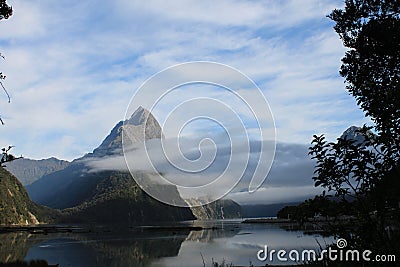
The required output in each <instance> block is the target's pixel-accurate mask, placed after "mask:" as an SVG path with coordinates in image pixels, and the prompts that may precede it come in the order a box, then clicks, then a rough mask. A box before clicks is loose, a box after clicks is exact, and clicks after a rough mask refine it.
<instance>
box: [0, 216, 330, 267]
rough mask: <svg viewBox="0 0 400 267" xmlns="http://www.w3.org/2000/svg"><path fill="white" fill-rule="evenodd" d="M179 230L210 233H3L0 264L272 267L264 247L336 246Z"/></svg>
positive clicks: (228, 225) (240, 227) (259, 231)
mask: <svg viewBox="0 0 400 267" xmlns="http://www.w3.org/2000/svg"><path fill="white" fill-rule="evenodd" d="M171 226H176V224H174V225H171ZM181 226H201V227H203V228H207V229H204V230H198V229H194V230H190V229H188V228H186V227H182V228H180V229H171V228H170V225H167V226H164V228H161V229H158V228H157V229H155V228H153V227H129V228H128V227H124V228H118V229H117V228H115V227H109V226H107V227H96V228H94V229H92V230H91V232H86V233H54V234H47V235H44V234H35V235H29V234H27V233H9V234H1V235H0V262H10V261H16V260H26V261H29V260H33V259H44V260H47V262H48V263H49V264H59V266H61V267H67V266H73V267H91V266H96V267H99V266H101V267H102V266H104V267H106V266H107V267H112V266H121V267H125V266H134V267H139V266H141V267H152V266H155V267H170V266H171V267H172V266H173V267H178V266H182V267H191V266H193V267H199V266H200V267H201V266H203V259H204V263H205V265H206V266H211V263H212V260H214V261H215V262H219V263H221V262H222V261H225V263H234V264H235V265H249V264H250V263H252V264H254V265H255V266H261V265H263V266H264V265H265V263H269V264H270V263H271V262H261V261H259V260H258V259H257V252H258V251H259V250H260V249H262V248H264V245H268V247H269V248H271V249H276V250H278V249H286V250H287V251H289V250H291V249H297V250H300V251H301V250H303V249H316V250H319V244H321V245H323V246H325V244H330V243H333V238H331V237H328V238H326V237H325V238H324V237H321V236H320V235H315V234H314V235H305V234H303V232H302V231H286V230H284V229H282V228H281V227H279V226H278V225H270V224H242V223H240V221H238V220H228V221H208V222H207V221H205V222H186V223H182V224H181ZM273 263H274V264H284V263H282V262H278V261H275V262H273ZM286 264H287V263H286ZM292 264H293V262H292Z"/></svg>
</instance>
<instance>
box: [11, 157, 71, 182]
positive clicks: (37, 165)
mask: <svg viewBox="0 0 400 267" xmlns="http://www.w3.org/2000/svg"><path fill="white" fill-rule="evenodd" d="M69 164H70V163H69V162H68V161H65V160H59V159H56V158H48V159H41V160H32V159H18V160H15V161H11V162H8V163H7V167H6V169H7V170H8V171H9V172H11V173H12V174H13V175H14V176H15V177H17V178H18V180H20V182H21V183H22V184H23V185H29V184H31V183H33V182H35V181H37V180H39V179H40V178H41V177H42V176H44V175H47V174H50V173H52V172H55V171H59V170H62V169H64V168H66V167H68V165H69Z"/></svg>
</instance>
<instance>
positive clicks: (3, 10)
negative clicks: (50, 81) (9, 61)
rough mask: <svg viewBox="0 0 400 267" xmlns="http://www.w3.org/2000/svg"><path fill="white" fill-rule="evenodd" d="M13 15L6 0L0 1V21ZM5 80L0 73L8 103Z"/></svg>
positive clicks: (0, 83) (0, 120)
mask: <svg viewBox="0 0 400 267" xmlns="http://www.w3.org/2000/svg"><path fill="white" fill-rule="evenodd" d="M12 13H13V10H12V7H10V6H9V5H7V3H6V0H0V20H2V19H8V18H9V17H10V16H11V15H12ZM0 56H1V57H2V58H3V59H4V56H3V55H1V54H0ZM5 78H6V76H5V75H4V74H3V73H2V72H0V85H1V87H2V88H3V90H4V92H5V94H6V95H7V97H8V102H10V96H9V94H8V92H7V90H6V88H5V87H4V85H3V80H4V79H5ZM0 123H1V124H3V125H4V122H3V120H2V119H1V117H0Z"/></svg>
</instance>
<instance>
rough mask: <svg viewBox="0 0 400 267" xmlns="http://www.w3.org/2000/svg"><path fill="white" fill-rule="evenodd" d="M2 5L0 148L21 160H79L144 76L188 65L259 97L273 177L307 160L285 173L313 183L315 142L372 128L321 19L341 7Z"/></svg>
mask: <svg viewBox="0 0 400 267" xmlns="http://www.w3.org/2000/svg"><path fill="white" fill-rule="evenodd" d="M7 2H8V3H9V4H10V5H12V7H13V9H14V14H13V16H11V17H10V18H9V19H8V20H2V21H0V51H1V53H2V55H4V56H5V60H1V62H0V68H1V71H2V72H3V73H4V74H5V75H7V79H6V80H5V81H4V85H5V86H6V88H7V90H8V92H9V93H10V95H11V103H7V97H6V95H2V94H0V115H1V118H2V119H3V120H4V121H5V125H4V126H2V127H0V131H1V135H0V145H1V146H8V145H15V146H16V147H15V148H14V150H13V152H14V154H16V155H20V154H22V155H24V156H25V157H28V158H33V159H41V158H48V157H53V156H54V157H57V158H60V159H66V160H72V159H75V158H78V157H81V156H82V155H84V154H85V153H88V152H91V151H92V150H93V149H94V148H96V147H97V146H98V145H99V144H100V143H101V141H102V140H103V139H104V138H105V137H106V136H107V134H108V133H109V132H110V131H111V129H112V128H113V127H114V125H115V124H116V123H117V122H119V121H121V120H123V119H124V118H125V112H126V110H127V108H128V105H129V104H130V101H131V99H132V96H133V95H134V94H135V92H137V90H138V88H139V87H140V86H141V85H142V84H143V83H144V82H145V81H146V80H147V79H149V78H150V77H151V76H152V75H154V74H156V73H158V72H160V71H162V70H163V69H165V68H168V67H170V66H173V65H175V64H180V63H184V62H190V61H212V62H218V63H221V64H226V65H228V66H231V67H232V68H234V69H237V70H239V71H240V72H242V73H243V74H245V75H246V76H248V77H249V78H250V79H251V80H253V81H254V82H255V84H256V85H257V86H258V88H259V89H260V90H261V92H262V94H263V95H264V97H265V99H266V100H267V101H268V104H269V107H270V109H271V112H272V114H273V118H274V121H275V126H276V140H277V142H278V144H279V146H278V149H277V156H279V157H280V159H281V161H280V160H277V161H275V162H274V163H273V167H272V170H271V172H275V173H279V172H280V171H279V170H280V169H274V168H277V166H279V164H283V165H284V164H287V162H286V163H285V162H283V161H284V160H283V159H286V160H287V161H290V160H294V161H296V159H297V158H298V157H297V156H293V154H296V152H298V151H303V152H302V156H301V157H300V158H301V159H299V162H298V163H299V164H300V165H302V164H305V165H306V166H307V167H299V169H295V170H292V172H288V174H287V176H290V175H291V173H299V170H300V169H301V170H304V169H307V170H309V171H307V173H306V174H304V177H306V176H307V177H309V174H310V172H311V174H312V162H311V163H310V161H309V159H308V158H307V155H306V154H307V147H308V145H309V143H310V141H311V139H312V135H313V134H321V133H325V134H326V136H327V138H328V139H329V140H334V139H335V138H337V137H339V136H340V135H341V133H342V132H343V131H344V130H346V129H347V128H348V127H349V126H351V125H362V124H363V123H370V121H369V120H368V119H366V118H364V115H363V113H362V112H361V111H360V110H359V109H358V107H357V105H356V102H355V100H354V98H353V97H351V96H350V95H349V94H348V92H347V91H346V90H345V84H344V81H343V79H342V78H341V77H340V76H339V74H338V71H339V68H340V64H341V62H340V59H341V58H342V57H343V55H344V53H345V48H344V47H343V46H342V44H341V42H340V40H339V37H338V36H337V34H336V33H335V32H334V30H333V25H334V24H333V22H332V21H331V20H330V19H328V18H327V17H326V15H328V14H329V13H330V12H331V11H332V10H333V9H334V8H340V7H342V6H343V3H342V1H338V0H330V1H322V0H320V1H317V0H305V1H297V0H292V1H289V0H284V1H274V0H264V1H257V0H251V1H239V0H221V1H195V0H185V1H184V0H175V1H168V3H167V2H166V1H152V0H149V1H132V0H115V1H100V0H86V1H75V0H57V1H52V0H30V1H19V0H14V1H13V0H8V1H7ZM199 92H200V93H199ZM203 92H204V94H205V96H207V97H210V96H215V95H220V93H221V90H220V88H205V89H204V91H202V90H201V89H198V90H197V91H196V93H191V92H190V91H183V93H181V94H180V95H179V94H177V95H176V96H175V98H174V99H173V100H174V101H175V102H176V103H179V102H180V101H182V100H181V98H180V97H183V96H185V97H186V98H187V97H189V98H190V97H191V96H192V95H201V94H202V93H203ZM149 93H150V92H149ZM247 93H248V94H249V92H247ZM243 94H246V92H244V93H243ZM182 99H183V98H182ZM222 99H224V97H223V96H222ZM169 103H170V108H171V105H172V106H173V105H175V104H171V103H174V102H169ZM160 110H162V109H160ZM154 115H155V116H156V118H158V119H161V118H160V117H162V115H163V114H162V113H161V111H159V112H158V113H157V112H155V113H154ZM198 130H199V129H198V127H197V128H196V127H193V128H192V129H191V128H190V127H188V128H186V131H187V132H188V134H194V133H196V131H198ZM283 148H285V149H286V150H285V149H283ZM279 149H281V150H279ZM282 149H283V150H282ZM283 155H286V157H287V158H285V157H284V156H283ZM293 157H294V158H293ZM296 162H297V161H296ZM283 165H282V166H283ZM302 166H303V165H302ZM282 168H283V167H282ZM274 179H277V178H273V177H272V178H271V180H272V181H273V180H274ZM294 184H295V183H294ZM287 185H288V184H287ZM288 186H289V185H288ZM298 186H300V185H298ZM302 186H308V187H309V188H312V183H310V184H307V185H305V184H303V185H302ZM268 188H269V187H268V186H265V187H263V188H262V190H269V189H268ZM297 189H299V188H297ZM262 190H261V191H262ZM294 190H296V189H294ZM274 192H276V194H277V195H279V191H278V190H275V191H274ZM291 194H295V193H294V192H292V193H291ZM240 197H243V198H246V196H238V198H240Z"/></svg>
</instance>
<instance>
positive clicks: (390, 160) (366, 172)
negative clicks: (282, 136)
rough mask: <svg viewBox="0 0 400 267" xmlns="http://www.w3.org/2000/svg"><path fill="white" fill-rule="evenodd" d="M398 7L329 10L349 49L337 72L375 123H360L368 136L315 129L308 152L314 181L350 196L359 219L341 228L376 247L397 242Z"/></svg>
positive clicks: (358, 243) (357, 5)
mask: <svg viewBox="0 0 400 267" xmlns="http://www.w3.org/2000/svg"><path fill="white" fill-rule="evenodd" d="M399 11H400V1H398V0H395V1H393V0H391V1H389V0H387V1H386V0H364V1H362V0H346V1H345V8H344V9H343V10H334V11H333V12H332V13H331V14H330V15H329V18H331V19H332V20H333V21H335V22H336V25H335V27H334V29H335V31H336V32H337V33H338V34H339V36H340V38H341V39H342V41H343V44H344V46H345V47H346V48H348V49H349V50H348V51H347V52H346V54H345V57H344V58H343V59H342V62H343V64H342V67H341V71H340V74H341V75H342V76H343V77H344V78H345V80H346V88H347V90H348V91H349V92H350V94H352V95H353V96H354V97H355V98H356V100H357V103H358V105H359V106H360V107H361V109H362V110H363V111H364V112H365V115H366V116H369V117H370V118H371V119H372V120H373V122H374V123H375V125H374V127H366V126H364V127H363V128H361V129H359V133H360V134H362V135H363V137H364V141H363V142H357V141H356V140H352V139H347V138H338V139H337V142H336V143H329V142H327V141H326V140H325V138H324V136H323V135H321V136H314V139H313V141H312V146H311V147H310V153H309V154H310V155H311V156H312V158H313V159H315V160H316V169H315V172H314V173H315V177H313V179H314V181H315V186H321V187H323V188H324V189H325V191H324V194H325V193H334V194H335V196H336V197H338V198H339V199H341V201H342V203H344V204H349V202H348V199H349V198H352V201H351V206H352V207H353V209H354V214H353V215H354V216H356V218H357V223H356V224H355V227H354V228H353V229H351V230H350V229H341V230H340V231H338V232H337V233H336V234H337V235H340V236H341V237H344V238H346V239H347V240H351V241H352V244H353V246H355V247H360V248H364V249H365V248H371V249H372V250H373V251H375V252H378V251H383V252H388V251H392V252H395V251H398V250H399V249H400V246H399V243H400V242H399V227H400V223H399V221H400V212H399V205H400V197H399V191H400V185H399V179H400V162H399V159H400V88H399V81H400V69H399V67H400V18H399V16H400V13H399ZM371 129H374V130H375V132H376V135H375V134H371V132H370V130H371Z"/></svg>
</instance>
